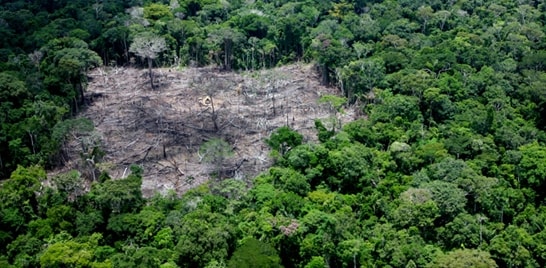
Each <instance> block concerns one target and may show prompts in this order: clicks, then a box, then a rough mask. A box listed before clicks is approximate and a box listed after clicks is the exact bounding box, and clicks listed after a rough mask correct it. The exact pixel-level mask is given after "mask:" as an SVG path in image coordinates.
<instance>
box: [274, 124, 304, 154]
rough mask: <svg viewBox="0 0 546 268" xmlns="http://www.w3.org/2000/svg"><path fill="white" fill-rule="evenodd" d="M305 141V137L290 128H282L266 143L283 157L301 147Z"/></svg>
mask: <svg viewBox="0 0 546 268" xmlns="http://www.w3.org/2000/svg"><path fill="white" fill-rule="evenodd" d="M302 141H303V136H302V135H301V134H299V133H298V132H296V131H293V130H291V129H290V128H288V127H280V128H278V129H277V130H275V131H274V132H273V133H271V136H270V137H269V139H266V140H265V143H267V145H269V147H271V149H273V150H275V151H276V152H277V153H279V154H280V155H281V156H283V155H285V154H286V153H287V152H288V151H289V150H291V149H293V148H295V147H296V146H298V145H300V144H301V143H302Z"/></svg>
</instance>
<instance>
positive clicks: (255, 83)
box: [55, 64, 354, 196]
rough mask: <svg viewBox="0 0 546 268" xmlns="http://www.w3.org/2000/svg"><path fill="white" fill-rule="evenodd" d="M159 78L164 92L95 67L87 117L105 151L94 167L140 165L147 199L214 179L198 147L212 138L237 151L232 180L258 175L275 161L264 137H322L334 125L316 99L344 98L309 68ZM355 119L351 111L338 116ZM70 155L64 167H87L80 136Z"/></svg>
mask: <svg viewBox="0 0 546 268" xmlns="http://www.w3.org/2000/svg"><path fill="white" fill-rule="evenodd" d="M154 73H155V79H156V80H155V82H156V84H157V85H158V88H156V89H154V90H152V89H151V88H150V83H149V78H148V75H147V73H146V70H140V69H132V68H101V69H97V70H94V71H93V72H92V73H90V74H89V77H90V83H89V86H88V88H87V98H88V100H89V102H90V105H89V106H88V107H87V108H86V109H85V110H84V111H82V113H81V117H86V118H89V119H91V120H92V121H93V122H94V125H95V132H94V133H93V135H94V136H96V137H98V140H99V142H100V147H101V148H102V149H103V150H104V152H105V156H104V157H103V159H101V160H100V162H98V163H96V164H95V166H96V169H97V170H106V171H108V172H109V174H110V175H111V177H113V178H121V177H123V176H126V175H127V173H129V171H128V167H129V166H130V165H131V164H139V165H141V166H142V167H143V168H144V180H143V186H142V190H143V193H144V195H146V196H150V195H152V194H153V193H154V192H156V191H159V192H162V193H165V192H166V191H168V190H170V189H174V190H176V191H177V192H179V193H181V192H184V191H185V190H187V189H189V188H191V187H194V186H196V185H199V184H201V183H203V182H204V181H206V180H207V179H210V178H211V174H212V172H213V171H214V170H215V167H213V166H211V164H207V163H205V162H204V161H202V160H203V155H202V154H200V153H199V148H200V146H201V145H202V144H203V143H204V142H206V141H208V140H210V139H213V138H220V139H223V140H225V141H227V142H228V143H229V145H230V146H231V148H232V149H233V152H234V155H233V156H232V157H230V158H228V159H227V160H226V161H224V162H223V163H222V167H221V168H222V170H223V174H224V175H225V176H226V177H233V178H238V179H244V180H248V179H250V178H252V177H254V176H255V175H257V174H258V173H260V172H262V171H263V170H265V169H266V168H267V167H269V166H270V165H271V164H272V161H271V159H270V158H269V148H268V147H267V146H266V145H265V143H264V139H265V138H267V137H269V135H270V134H271V132H272V131H274V130H275V129H276V128H278V127H281V126H285V125H288V126H290V127H291V128H292V129H294V130H296V131H298V132H299V133H301V134H303V135H304V137H305V139H307V140H314V139H316V138H315V137H316V131H315V129H314V120H315V119H317V118H318V119H324V121H325V122H326V123H328V122H330V121H331V118H332V117H333V116H334V113H333V111H332V109H331V108H330V107H329V105H328V104H319V102H318V100H319V98H320V96H321V95H325V94H337V93H338V91H337V90H336V89H333V88H328V87H324V86H321V85H320V84H319V78H318V77H317V76H316V74H315V72H314V71H313V69H312V66H311V65H299V64H295V65H289V66H284V67H280V68H275V69H271V70H263V71H255V72H242V73H239V74H236V73H225V72H218V71H217V70H215V69H211V68H188V69H184V70H174V69H155V70H154ZM353 118H354V116H353V113H352V111H351V110H346V111H345V113H344V114H343V115H341V118H340V119H341V120H342V121H349V120H352V119H353ZM67 152H68V155H69V159H70V161H68V163H67V165H66V167H65V168H64V169H63V170H67V169H70V168H78V167H79V168H80V169H81V168H82V167H83V166H85V164H82V163H83V162H85V161H84V160H82V159H81V146H79V145H78V141H77V139H76V140H73V141H71V142H70V145H69V146H68V148H67ZM87 165H88V163H87ZM57 172H60V171H59V170H58V171H56V172H55V173H57Z"/></svg>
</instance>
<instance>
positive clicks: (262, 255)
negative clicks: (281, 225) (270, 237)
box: [227, 238, 282, 268]
mask: <svg viewBox="0 0 546 268" xmlns="http://www.w3.org/2000/svg"><path fill="white" fill-rule="evenodd" d="M280 260H281V259H280V258H279V256H278V255H277V251H276V250H275V248H273V247H272V246H271V245H268V244H266V243H264V242H261V241H259V240H257V239H255V238H248V239H245V241H244V242H243V244H242V245H241V246H240V247H238V248H237V249H236V250H235V252H233V256H232V257H231V259H230V260H229V262H228V265H227V267H243V268H246V267H282V265H280Z"/></svg>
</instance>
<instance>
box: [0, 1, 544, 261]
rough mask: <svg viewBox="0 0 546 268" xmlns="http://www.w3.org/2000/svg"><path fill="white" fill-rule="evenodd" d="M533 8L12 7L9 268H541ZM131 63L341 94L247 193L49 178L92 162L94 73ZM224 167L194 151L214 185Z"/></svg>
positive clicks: (540, 82)
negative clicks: (298, 81)
mask: <svg viewBox="0 0 546 268" xmlns="http://www.w3.org/2000/svg"><path fill="white" fill-rule="evenodd" d="M524 2H525V1H519V2H517V1H516V2H514V1H498V0H484V1H458V2H457V1H428V2H426V3H420V2H419V1H408V0H400V1H335V2H332V1H323V0H305V1H273V2H272V1H265V2H264V1H247V2H242V1H212V0H182V1H159V2H157V1H156V2H155V3H154V2H153V1H140V2H139V1H26V2H24V1H3V2H2V5H1V7H0V35H1V36H2V37H3V38H1V40H0V179H6V180H1V182H0V266H1V267H39V266H43V267H177V266H178V267H226V266H237V267H239V266H241V267H244V266H245V265H247V266H260V267H267V266H280V265H281V264H282V265H283V266H284V267H325V266H328V267H497V266H499V267H544V266H545V265H546V246H544V241H545V240H546V232H545V231H544V230H543V229H544V228H543V226H544V223H545V222H546V220H545V219H546V217H545V216H544V198H545V197H546V194H545V193H544V191H542V190H541V189H542V188H544V178H545V176H546V175H545V174H546V167H545V164H544V163H546V153H545V151H544V144H545V142H546V134H545V133H544V130H545V129H546V119H545V118H546V91H545V90H544V89H545V88H546V73H545V70H546V67H545V66H546V65H545V64H544V62H545V58H546V53H545V47H544V44H543V41H544V37H545V36H546V34H545V28H544V23H545V22H544V15H543V14H544V13H545V12H546V5H544V3H539V2H540V1H538V2H536V3H535V2H532V1H531V2H529V1H528V2H529V3H527V2H525V3H524ZM139 5H140V6H139ZM132 54H135V55H136V56H140V57H142V58H143V59H144V61H145V62H144V63H147V67H148V68H149V69H150V70H149V71H150V72H149V73H150V81H151V83H152V88H154V85H153V71H152V70H151V69H152V67H154V66H171V65H173V64H175V65H176V64H180V65H189V66H206V65H216V66H221V68H223V69H224V70H226V71H230V70H235V71H238V70H242V69H245V70H256V69H260V68H269V67H274V66H277V65H282V64H286V63H292V62H295V61H302V60H303V61H305V62H309V63H314V64H315V70H316V71H317V72H318V74H319V75H320V77H321V78H322V83H323V84H324V85H329V86H334V87H337V88H338V89H339V90H340V91H341V94H340V95H341V96H342V97H338V96H334V95H326V96H323V97H322V101H323V102H327V103H329V104H330V106H331V107H330V108H331V110H332V111H334V112H335V113H336V116H335V118H330V119H327V120H322V121H321V120H316V121H315V128H316V130H317V134H318V142H309V143H307V144H304V138H303V136H302V135H300V134H299V133H297V132H296V131H295V130H291V129H289V128H287V127H283V128H279V129H277V130H276V131H274V132H273V133H272V134H271V136H270V137H269V139H267V140H266V143H267V144H268V145H269V146H270V147H271V149H272V150H273V153H272V154H273V156H274V157H275V160H276V161H275V166H273V167H272V168H271V169H269V170H268V171H266V172H263V173H262V174H261V175H259V176H258V177H257V178H255V179H254V180H252V181H247V180H231V179H229V180H223V181H215V183H210V184H208V185H205V186H201V187H199V188H197V189H193V190H190V191H188V192H187V193H185V194H182V195H181V196H177V195H176V194H169V195H165V196H161V195H157V196H155V197H153V198H151V199H148V200H145V199H144V198H143V197H142V193H141V190H140V187H141V184H142V175H143V173H142V170H141V169H139V168H133V169H132V174H131V175H129V176H128V177H127V178H109V177H108V176H102V178H101V179H99V180H95V181H93V182H92V184H91V185H90V190H89V191H88V190H87V189H88V188H89V187H88V185H87V183H89V182H88V181H87V180H86V179H87V178H86V176H85V175H82V174H85V172H81V173H78V172H75V171H73V172H68V173H64V174H60V175H58V176H56V177H52V178H48V179H46V175H45V172H44V170H43V168H52V167H56V166H59V165H62V164H63V162H64V161H65V160H64V157H63V156H64V155H65V154H66V151H65V149H66V148H67V147H66V145H68V144H67V141H68V138H69V137H71V136H76V137H78V138H82V139H81V141H82V143H81V144H80V145H81V146H82V151H81V155H82V157H85V158H89V159H94V160H99V159H100V157H101V155H102V154H101V148H100V143H99V142H98V140H96V139H93V137H94V136H93V125H92V122H90V121H88V120H86V119H76V118H75V117H73V116H74V115H76V114H77V112H78V111H79V110H80V109H81V107H82V105H85V104H86V103H85V98H84V97H85V96H84V93H85V86H86V83H87V79H88V77H87V74H86V73H87V71H88V70H89V69H91V68H94V67H96V66H100V65H101V64H102V63H103V62H104V63H107V64H108V65H119V66H124V65H128V64H133V62H131V58H132V57H131V55H132ZM342 108H343V109H346V110H348V111H349V112H348V113H347V115H353V114H352V109H353V108H355V109H356V110H355V111H356V112H355V113H354V116H355V117H360V118H359V119H358V120H356V121H353V122H349V123H346V124H345V125H343V126H342V124H341V119H342V117H341V116H339V114H337V113H341V112H342ZM346 118H348V117H347V116H344V117H343V119H346ZM344 121H345V120H344ZM302 133H303V132H302ZM231 154H232V152H231V150H230V146H229V144H227V143H225V142H223V141H221V140H210V141H209V142H207V143H204V144H203V146H202V148H201V150H200V151H199V155H200V156H202V157H203V161H205V162H206V163H210V164H212V165H213V166H214V171H213V172H216V173H217V175H218V176H219V177H223V174H222V173H223V171H224V170H223V168H224V167H223V165H224V163H225V160H226V159H227V158H228V157H230V156H231ZM35 165H39V166H35ZM10 174H11V175H10ZM248 187H250V189H248ZM254 238H258V239H254ZM237 241H239V242H240V244H238V243H237ZM237 245H238V246H237ZM255 249H260V250H255ZM277 250H278V252H277ZM251 253H253V254H251Z"/></svg>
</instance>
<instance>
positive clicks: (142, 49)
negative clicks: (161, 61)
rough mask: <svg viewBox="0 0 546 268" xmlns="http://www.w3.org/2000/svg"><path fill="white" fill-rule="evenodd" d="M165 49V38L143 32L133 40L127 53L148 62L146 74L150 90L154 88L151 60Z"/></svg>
mask: <svg viewBox="0 0 546 268" xmlns="http://www.w3.org/2000/svg"><path fill="white" fill-rule="evenodd" d="M166 49H167V43H166V42H165V38H163V37H161V36H159V35H157V34H154V33H151V32H143V33H141V34H139V35H137V36H136V37H135V38H134V39H133V43H131V46H130V47H129V51H130V52H133V53H135V54H136V55H138V56H139V57H141V58H144V59H145V60H146V61H147V62H148V74H149V76H150V85H151V87H152V90H153V89H154V88H155V86H154V74H153V72H152V65H153V60H155V59H156V58H157V57H159V55H160V53H161V52H163V51H165V50H166Z"/></svg>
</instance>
